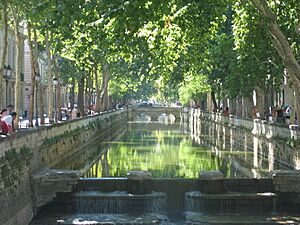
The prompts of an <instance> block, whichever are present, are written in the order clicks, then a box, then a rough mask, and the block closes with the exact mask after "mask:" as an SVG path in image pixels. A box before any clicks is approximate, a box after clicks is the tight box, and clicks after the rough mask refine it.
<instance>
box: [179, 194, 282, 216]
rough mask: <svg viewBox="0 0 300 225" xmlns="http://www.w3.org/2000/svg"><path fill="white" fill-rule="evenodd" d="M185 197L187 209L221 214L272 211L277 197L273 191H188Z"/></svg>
mask: <svg viewBox="0 0 300 225" xmlns="http://www.w3.org/2000/svg"><path fill="white" fill-rule="evenodd" d="M185 197H186V205H185V208H186V211H189V212H200V213H204V214H219V215H235V214H255V213H272V212H274V211H275V209H276V207H275V203H276V199H277V198H276V195H275V194H273V193H224V194H206V193H201V192H198V191H194V192H188V193H186V196H185Z"/></svg>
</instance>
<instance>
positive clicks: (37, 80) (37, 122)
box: [35, 73, 41, 127]
mask: <svg viewBox="0 0 300 225" xmlns="http://www.w3.org/2000/svg"><path fill="white" fill-rule="evenodd" d="M40 78H41V76H40V74H39V73H36V74H35V126H36V127H38V126H39V114H38V83H39V81H40Z"/></svg>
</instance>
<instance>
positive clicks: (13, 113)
mask: <svg viewBox="0 0 300 225" xmlns="http://www.w3.org/2000/svg"><path fill="white" fill-rule="evenodd" d="M10 115H11V117H12V131H15V126H14V122H15V120H16V117H17V113H16V112H12V113H11V114H10Z"/></svg>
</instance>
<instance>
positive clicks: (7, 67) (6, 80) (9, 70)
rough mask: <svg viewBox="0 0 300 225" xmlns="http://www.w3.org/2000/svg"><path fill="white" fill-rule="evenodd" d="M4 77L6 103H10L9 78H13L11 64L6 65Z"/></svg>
mask: <svg viewBox="0 0 300 225" xmlns="http://www.w3.org/2000/svg"><path fill="white" fill-rule="evenodd" d="M4 72H5V74H4V76H3V77H4V79H5V104H6V105H8V104H9V103H8V80H9V79H10V78H11V67H10V65H7V66H5V65H4Z"/></svg>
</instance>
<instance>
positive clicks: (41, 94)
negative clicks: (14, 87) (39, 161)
mask: <svg viewBox="0 0 300 225" xmlns="http://www.w3.org/2000/svg"><path fill="white" fill-rule="evenodd" d="M33 33H34V45H35V49H34V56H35V57H34V59H35V61H34V65H35V70H36V71H37V72H38V73H39V72H40V68H39V61H38V60H39V53H38V37H37V32H36V28H35V27H33ZM39 75H40V81H39V82H38V84H37V87H36V88H37V90H36V93H37V97H38V99H37V101H38V106H39V107H38V111H39V114H40V115H39V117H40V121H41V124H45V116H44V114H45V108H44V94H45V92H44V89H43V88H41V87H42V76H41V74H39Z"/></svg>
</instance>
